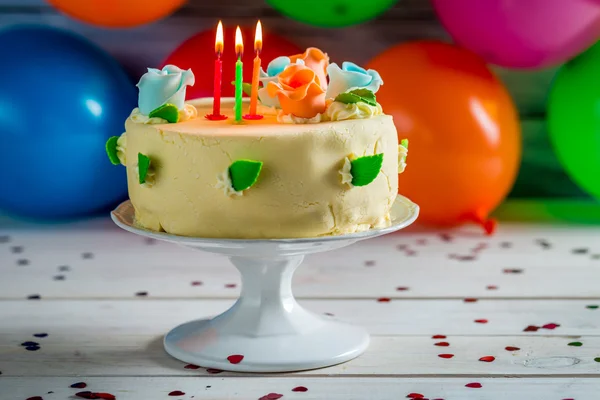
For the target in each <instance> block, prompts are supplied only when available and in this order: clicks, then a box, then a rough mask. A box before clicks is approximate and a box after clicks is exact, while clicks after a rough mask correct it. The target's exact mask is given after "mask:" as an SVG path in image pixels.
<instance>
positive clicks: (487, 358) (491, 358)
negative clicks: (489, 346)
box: [479, 356, 496, 362]
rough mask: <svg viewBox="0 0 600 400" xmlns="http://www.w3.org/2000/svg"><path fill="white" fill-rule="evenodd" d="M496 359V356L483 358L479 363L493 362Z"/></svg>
mask: <svg viewBox="0 0 600 400" xmlns="http://www.w3.org/2000/svg"><path fill="white" fill-rule="evenodd" d="M495 359H496V357H494V356H485V357H481V358H480V359H479V361H483V362H492V361H494V360H495Z"/></svg>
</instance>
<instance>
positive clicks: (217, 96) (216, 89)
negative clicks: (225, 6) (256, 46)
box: [206, 21, 227, 121]
mask: <svg viewBox="0 0 600 400" xmlns="http://www.w3.org/2000/svg"><path fill="white" fill-rule="evenodd" d="M215 53H216V54H217V59H216V60H215V80H214V83H213V112H212V114H208V115H207V116H206V118H207V119H209V120H211V121H220V120H224V119H227V116H226V115H222V114H221V73H222V71H223V62H222V61H221V54H223V24H222V23H221V21H219V25H217V36H216V39H215Z"/></svg>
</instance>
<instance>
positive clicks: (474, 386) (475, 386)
mask: <svg viewBox="0 0 600 400" xmlns="http://www.w3.org/2000/svg"><path fill="white" fill-rule="evenodd" d="M465 387H468V388H471V389H479V388H481V383H479V382H472V383H467V384H466V385H465Z"/></svg>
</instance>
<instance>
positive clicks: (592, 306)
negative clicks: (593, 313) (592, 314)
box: [585, 304, 599, 310]
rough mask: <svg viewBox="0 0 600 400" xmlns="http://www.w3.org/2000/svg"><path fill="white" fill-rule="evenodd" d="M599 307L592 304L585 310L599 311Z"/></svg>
mask: <svg viewBox="0 0 600 400" xmlns="http://www.w3.org/2000/svg"><path fill="white" fill-rule="evenodd" d="M598 307H599V306H597V305H596V304H591V305H589V306H585V308H588V309H590V310H597V309H598Z"/></svg>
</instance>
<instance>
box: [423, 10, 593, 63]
mask: <svg viewBox="0 0 600 400" xmlns="http://www.w3.org/2000/svg"><path fill="white" fill-rule="evenodd" d="M433 5H434V7H435V10H436V11H437V14H438V16H439V18H440V20H441V21H442V24H443V25H444V26H445V27H446V29H447V30H448V32H449V33H450V35H451V36H452V38H453V39H454V40H455V41H456V42H457V43H458V44H459V45H461V46H463V47H466V48H467V49H469V50H471V51H474V52H476V53H477V54H479V55H480V56H481V57H483V58H484V59H485V60H486V61H488V62H490V63H493V64H497V65H501V66H504V67H510V68H540V67H548V66H551V65H555V64H560V63H562V62H564V61H566V60H568V59H569V58H571V57H573V56H575V55H577V54H578V53H580V52H582V51H584V50H585V49H586V48H587V47H588V46H590V45H592V44H593V43H594V42H595V41H596V40H597V39H598V38H599V37H600V2H598V1H593V0H567V1H565V0H522V1H515V0H485V1H481V0H433Z"/></svg>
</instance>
